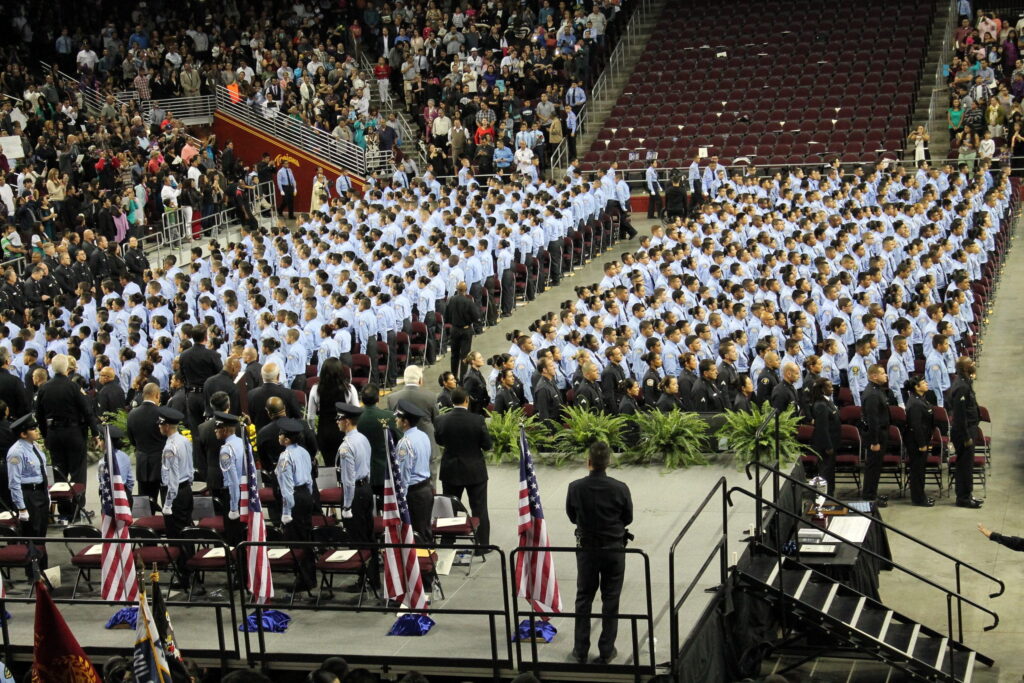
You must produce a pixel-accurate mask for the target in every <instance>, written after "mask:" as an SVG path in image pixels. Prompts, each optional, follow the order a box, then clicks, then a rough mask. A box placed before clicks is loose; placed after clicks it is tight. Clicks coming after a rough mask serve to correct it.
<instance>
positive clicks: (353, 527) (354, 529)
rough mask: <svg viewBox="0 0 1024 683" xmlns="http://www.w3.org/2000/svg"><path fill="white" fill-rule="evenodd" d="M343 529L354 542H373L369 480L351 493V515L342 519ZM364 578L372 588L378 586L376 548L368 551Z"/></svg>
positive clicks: (378, 560) (371, 492) (371, 496)
mask: <svg viewBox="0 0 1024 683" xmlns="http://www.w3.org/2000/svg"><path fill="white" fill-rule="evenodd" d="M342 523H343V524H344V525H345V531H347V532H348V536H349V538H350V539H352V541H353V542H355V543H373V542H374V540H373V489H371V488H370V484H369V482H366V483H364V484H363V485H362V486H357V487H356V488H355V491H354V492H353V494H352V517H350V518H349V519H343V520H342ZM366 578H367V580H368V581H369V582H370V585H371V586H373V587H374V589H377V588H380V559H379V555H378V553H377V550H376V549H374V550H373V551H372V552H371V553H370V566H369V567H368V568H367V572H366Z"/></svg>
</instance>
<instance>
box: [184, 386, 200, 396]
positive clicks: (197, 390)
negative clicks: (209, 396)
mask: <svg viewBox="0 0 1024 683" xmlns="http://www.w3.org/2000/svg"><path fill="white" fill-rule="evenodd" d="M185 393H186V394H201V393H203V388H202V387H185Z"/></svg>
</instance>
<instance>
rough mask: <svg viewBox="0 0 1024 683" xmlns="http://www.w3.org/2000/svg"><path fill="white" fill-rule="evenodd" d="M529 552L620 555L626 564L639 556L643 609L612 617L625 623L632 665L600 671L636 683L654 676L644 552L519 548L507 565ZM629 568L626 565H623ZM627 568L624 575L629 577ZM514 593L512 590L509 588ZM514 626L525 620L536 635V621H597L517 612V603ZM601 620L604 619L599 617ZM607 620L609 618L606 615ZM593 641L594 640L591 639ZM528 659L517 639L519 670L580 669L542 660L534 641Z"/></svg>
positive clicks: (651, 614) (648, 577)
mask: <svg viewBox="0 0 1024 683" xmlns="http://www.w3.org/2000/svg"><path fill="white" fill-rule="evenodd" d="M529 552H551V553H558V554H570V553H571V554H572V555H573V556H574V557H575V555H576V554H577V553H587V552H601V553H623V554H624V555H625V556H626V558H627V560H628V558H629V556H630V555H636V556H639V557H640V559H641V561H642V562H643V571H644V602H643V605H642V608H643V609H644V611H643V612H638V611H635V607H634V608H633V611H630V612H622V611H619V612H618V613H617V614H615V616H614V619H615V620H616V621H617V622H622V621H628V622H629V626H630V640H629V642H630V652H631V655H630V657H628V658H627V659H628V660H631V663H625V664H614V663H612V664H605V665H604V666H602V671H605V672H608V673H632V674H633V675H634V676H635V677H636V680H637V681H640V680H641V678H642V677H643V676H652V675H654V673H655V667H656V664H655V645H654V609H653V600H652V596H651V560H650V558H649V557H648V556H647V553H645V552H644V551H643V550H640V549H639V548H625V547H623V548H610V549H605V548H602V549H601V550H600V551H594V550H583V549H580V548H576V547H552V548H540V547H520V548H515V549H514V550H512V552H510V553H509V562H511V563H513V564H514V563H515V561H516V556H518V555H520V554H522V553H529ZM626 564H627V565H628V562H627V563H626ZM628 571H629V569H628V566H627V568H626V572H627V573H628ZM512 588H513V589H514V587H512ZM629 604H630V605H631V606H636V605H637V603H636V602H633V601H630V603H629ZM512 615H513V622H514V623H515V624H518V623H519V622H520V619H525V620H526V621H528V622H529V623H530V633H535V632H536V630H535V627H536V625H537V623H538V621H539V620H546V619H552V618H566V619H573V620H575V619H576V618H577V617H583V618H587V619H592V618H597V617H598V614H597V613H585V614H584V613H580V612H575V611H572V612H541V611H538V610H533V609H525V610H521V609H519V602H518V601H515V602H514V607H513V611H512ZM600 616H601V617H602V618H603V617H604V616H605V615H603V614H601V615H600ZM609 617H610V615H609ZM641 622H643V623H645V624H646V625H647V643H646V645H647V657H646V659H647V661H646V662H644V661H643V660H644V659H645V658H644V656H643V654H644V653H643V648H642V644H641V643H642V640H641V636H640V624H641ZM592 640H597V639H596V638H593V639H592ZM529 645H530V648H529V657H526V656H525V655H524V654H523V647H522V646H523V643H522V641H521V640H520V639H516V659H517V660H518V661H519V662H520V666H521V667H522V668H523V669H530V670H533V671H537V672H541V671H550V672H559V671H561V672H571V671H578V670H579V666H578V665H576V664H573V663H555V662H549V661H543V660H541V658H540V656H539V654H540V653H539V652H538V649H537V639H536V638H530V639H529Z"/></svg>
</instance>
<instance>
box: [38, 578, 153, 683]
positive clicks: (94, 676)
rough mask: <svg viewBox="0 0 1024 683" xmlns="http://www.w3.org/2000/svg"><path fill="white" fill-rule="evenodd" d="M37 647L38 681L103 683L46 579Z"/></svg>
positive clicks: (40, 585)
mask: <svg viewBox="0 0 1024 683" xmlns="http://www.w3.org/2000/svg"><path fill="white" fill-rule="evenodd" d="M34 649H35V652H34V654H33V659H32V681H33V682H34V683H51V681H61V682H62V683H103V679H102V678H100V675H99V674H98V673H96V669H95V667H93V665H92V662H91V661H89V658H88V657H87V656H86V655H85V650H83V649H82V646H81V645H79V644H78V640H76V639H75V635H74V634H73V633H72V632H71V629H69V628H68V624H67V622H66V621H64V617H63V616H61V613H60V611H58V610H57V605H55V604H54V603H53V598H52V597H50V591H48V590H47V589H46V584H45V583H43V582H42V581H37V582H36V622H35V648H34ZM140 680H142V679H140Z"/></svg>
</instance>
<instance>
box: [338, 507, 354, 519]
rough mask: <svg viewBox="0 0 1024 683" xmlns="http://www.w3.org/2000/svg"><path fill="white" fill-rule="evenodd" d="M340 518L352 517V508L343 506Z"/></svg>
mask: <svg viewBox="0 0 1024 683" xmlns="http://www.w3.org/2000/svg"><path fill="white" fill-rule="evenodd" d="M341 518H342V519H352V508H345V509H343V510H342V511H341Z"/></svg>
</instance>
